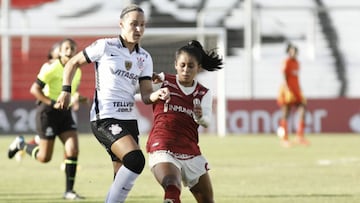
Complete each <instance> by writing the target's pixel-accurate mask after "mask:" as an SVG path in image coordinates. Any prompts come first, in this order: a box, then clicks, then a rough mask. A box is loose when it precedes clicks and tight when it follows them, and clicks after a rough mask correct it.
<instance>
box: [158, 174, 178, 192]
mask: <svg viewBox="0 0 360 203" xmlns="http://www.w3.org/2000/svg"><path fill="white" fill-rule="evenodd" d="M161 186H162V187H163V188H164V189H165V190H166V189H167V188H168V187H169V186H175V187H177V188H179V189H181V182H180V181H179V180H178V178H177V177H176V175H166V176H165V177H164V178H163V179H162V181H161Z"/></svg>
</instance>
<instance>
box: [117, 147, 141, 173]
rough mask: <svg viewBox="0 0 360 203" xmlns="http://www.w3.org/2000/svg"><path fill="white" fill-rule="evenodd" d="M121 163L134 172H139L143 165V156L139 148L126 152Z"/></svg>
mask: <svg viewBox="0 0 360 203" xmlns="http://www.w3.org/2000/svg"><path fill="white" fill-rule="evenodd" d="M122 162H123V165H124V166H125V167H126V168H128V169H129V170H131V171H132V172H134V173H137V174H140V173H141V172H142V170H143V169H144V166H145V157H144V154H143V153H142V151H141V150H134V151H131V152H129V153H127V154H126V155H125V156H124V158H123V160H122Z"/></svg>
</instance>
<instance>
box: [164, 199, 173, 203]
mask: <svg viewBox="0 0 360 203" xmlns="http://www.w3.org/2000/svg"><path fill="white" fill-rule="evenodd" d="M164 203H174V200H172V199H165V200H164Z"/></svg>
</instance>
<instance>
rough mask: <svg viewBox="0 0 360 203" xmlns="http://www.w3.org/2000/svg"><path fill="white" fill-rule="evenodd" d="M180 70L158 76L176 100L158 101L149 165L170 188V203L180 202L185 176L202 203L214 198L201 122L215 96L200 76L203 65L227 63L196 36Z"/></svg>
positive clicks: (179, 55) (179, 60) (178, 63)
mask: <svg viewBox="0 0 360 203" xmlns="http://www.w3.org/2000/svg"><path fill="white" fill-rule="evenodd" d="M175 57H176V60H175V69H176V71H177V74H176V75H170V74H164V73H161V74H159V75H154V81H161V87H162V88H168V89H169V91H170V99H168V100H166V101H164V100H162V101H161V100H158V101H157V102H155V103H154V104H153V111H154V125H153V128H152V130H151V132H150V135H149V138H148V142H147V146H146V149H147V152H148V153H149V166H150V168H151V171H152V172H153V174H154V176H155V178H156V180H157V181H158V182H159V184H160V185H161V186H162V187H163V189H164V191H165V195H164V202H165V203H179V202H181V201H180V193H181V180H182V181H183V184H184V186H187V187H189V189H190V191H191V192H192V194H193V195H194V197H195V199H196V200H197V202H202V203H205V202H206V203H211V202H214V198H213V190H212V185H211V181H210V177H209V174H208V172H207V171H208V170H209V167H208V162H207V161H206V159H205V157H204V156H202V154H201V151H200V148H199V145H198V141H199V135H198V127H199V125H202V126H204V127H207V126H208V125H209V123H210V118H211V110H212V96H211V92H210V90H209V89H207V88H206V87H204V86H203V85H201V84H200V83H199V82H198V81H197V80H196V79H195V77H196V75H197V74H198V73H199V72H200V71H201V70H202V69H204V70H207V71H216V70H218V69H221V68H222V64H223V63H222V59H221V58H220V57H219V56H218V54H216V52H214V51H210V52H206V51H204V49H203V47H202V45H201V44H200V43H199V42H198V41H195V40H193V41H190V42H189V43H188V44H187V45H186V46H184V47H181V48H180V49H179V50H178V51H177V52H176V56H175Z"/></svg>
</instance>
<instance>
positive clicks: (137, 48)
mask: <svg viewBox="0 0 360 203" xmlns="http://www.w3.org/2000/svg"><path fill="white" fill-rule="evenodd" d="M119 39H120V42H121V45H122V46H123V47H126V46H125V43H124V39H123V38H122V37H121V35H119ZM135 51H136V52H137V53H139V44H135Z"/></svg>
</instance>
